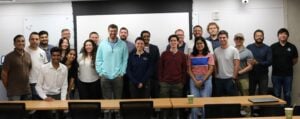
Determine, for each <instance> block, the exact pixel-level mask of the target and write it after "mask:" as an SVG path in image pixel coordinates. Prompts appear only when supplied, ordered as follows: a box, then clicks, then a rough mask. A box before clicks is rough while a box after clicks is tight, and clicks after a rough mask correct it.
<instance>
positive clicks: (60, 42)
mask: <svg viewBox="0 0 300 119" xmlns="http://www.w3.org/2000/svg"><path fill="white" fill-rule="evenodd" d="M64 40H67V41H68V44H69V45H68V48H67V51H69V50H70V42H69V40H68V39H67V38H65V37H63V38H60V39H59V42H58V47H59V48H62V47H61V45H62V43H63V42H64Z"/></svg>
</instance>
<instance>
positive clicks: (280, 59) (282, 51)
mask: <svg viewBox="0 0 300 119" xmlns="http://www.w3.org/2000/svg"><path fill="white" fill-rule="evenodd" d="M277 36H278V42H277V43H274V44H273V45H272V46H271V48H272V58H273V61H272V67H273V70H272V82H273V88H274V94H275V96H276V97H278V98H280V97H281V90H282V89H283V96H284V100H285V101H286V102H287V106H291V90H292V81H293V66H294V65H295V64H296V63H297V62H298V51H297V48H296V46H295V45H293V44H292V43H290V42H288V41H287V40H288V38H289V32H288V30H287V29H285V28H281V29H279V31H278V33H277Z"/></svg>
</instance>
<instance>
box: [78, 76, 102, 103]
mask: <svg viewBox="0 0 300 119" xmlns="http://www.w3.org/2000/svg"><path fill="white" fill-rule="evenodd" d="M78 92H79V98H80V99H101V86H100V80H97V81H95V82H91V83H85V82H81V81H78Z"/></svg>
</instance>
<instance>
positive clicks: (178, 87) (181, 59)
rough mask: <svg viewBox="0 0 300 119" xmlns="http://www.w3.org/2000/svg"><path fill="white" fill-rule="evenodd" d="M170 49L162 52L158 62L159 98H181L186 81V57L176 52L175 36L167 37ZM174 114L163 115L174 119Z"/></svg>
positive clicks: (176, 39) (177, 39) (176, 37)
mask: <svg viewBox="0 0 300 119" xmlns="http://www.w3.org/2000/svg"><path fill="white" fill-rule="evenodd" d="M168 40H169V44H170V49H169V50H167V51H165V52H163V53H162V55H161V58H160V60H159V68H158V71H159V72H158V76H159V81H160V97H161V98H172V97H181V96H182V91H183V90H182V89H183V86H184V83H185V80H186V71H187V64H186V56H185V54H184V53H183V52H181V51H179V50H178V41H179V38H178V36H177V35H171V36H169V39H168ZM176 115H177V114H176V113H173V114H172V113H169V112H168V111H167V113H165V116H166V117H167V118H170V119H175V118H176V117H175V116H176Z"/></svg>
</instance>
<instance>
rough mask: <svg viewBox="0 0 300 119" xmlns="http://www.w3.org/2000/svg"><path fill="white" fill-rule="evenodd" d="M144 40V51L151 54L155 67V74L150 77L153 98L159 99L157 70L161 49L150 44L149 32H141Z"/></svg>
mask: <svg viewBox="0 0 300 119" xmlns="http://www.w3.org/2000/svg"><path fill="white" fill-rule="evenodd" d="M140 36H141V37H142V38H143V40H144V41H145V47H144V51H145V52H147V53H149V55H150V60H151V63H152V66H153V71H152V72H153V74H152V75H151V76H150V78H151V79H150V80H151V82H150V86H151V89H150V90H151V97H152V98H158V97H159V82H158V77H157V70H158V67H157V66H158V61H159V57H160V54H159V49H158V47H157V46H156V45H154V44H151V43H150V37H151V33H150V32H149V31H147V30H144V31H142V32H141V35H140Z"/></svg>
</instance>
